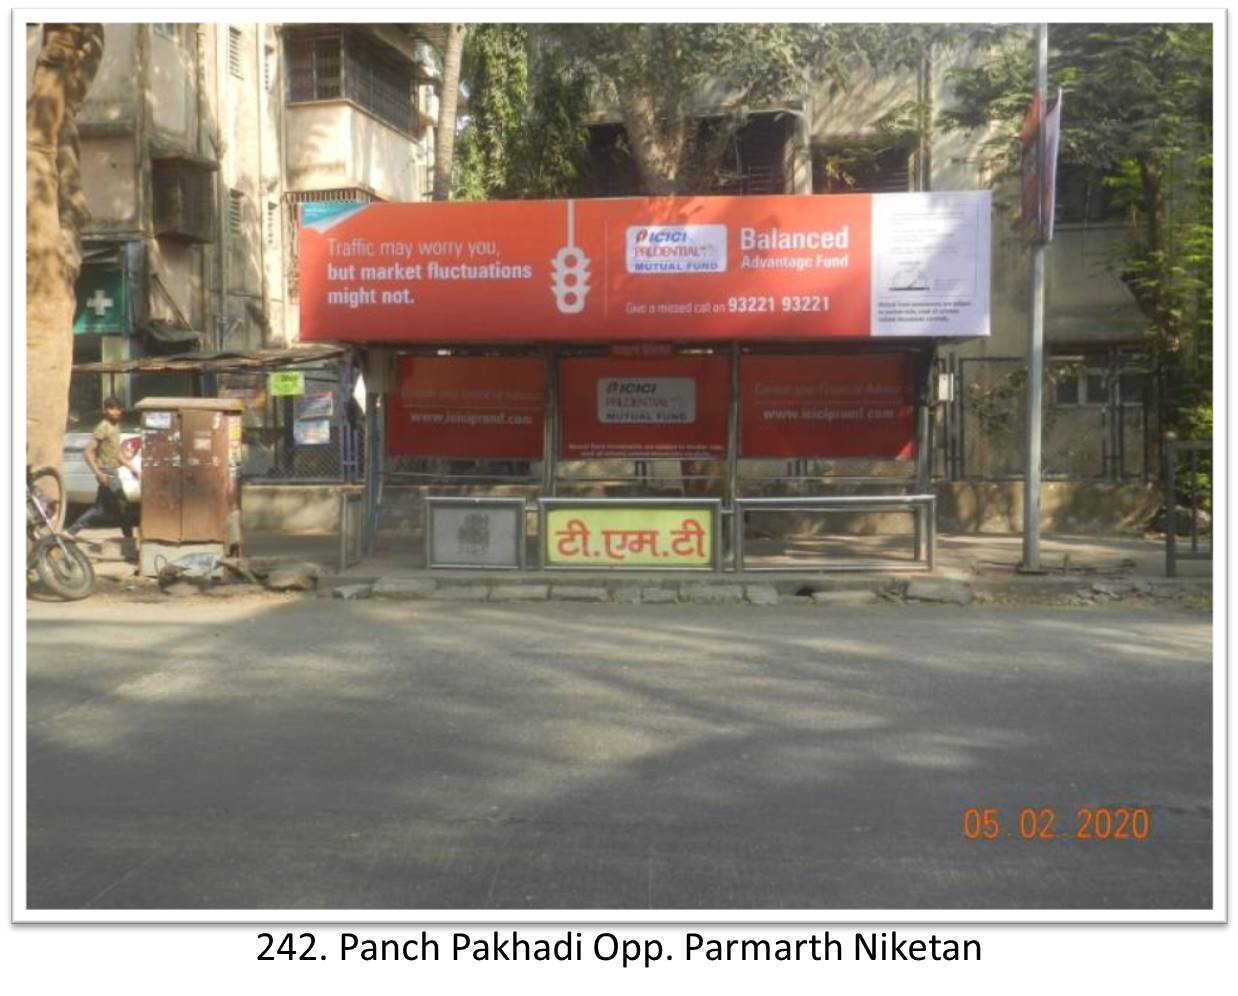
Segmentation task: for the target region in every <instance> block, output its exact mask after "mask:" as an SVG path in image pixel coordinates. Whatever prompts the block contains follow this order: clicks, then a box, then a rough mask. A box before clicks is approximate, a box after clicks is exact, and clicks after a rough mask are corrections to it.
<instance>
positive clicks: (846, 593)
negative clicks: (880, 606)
mask: <svg viewBox="0 0 1238 996" xmlns="http://www.w3.org/2000/svg"><path fill="white" fill-rule="evenodd" d="M812 600H813V602H815V603H816V604H817V605H872V604H873V603H874V602H877V601H879V600H880V599H879V598H878V596H877V593H876V592H874V591H867V590H865V589H863V588H851V589H844V590H842V591H814V592H813V593H812Z"/></svg>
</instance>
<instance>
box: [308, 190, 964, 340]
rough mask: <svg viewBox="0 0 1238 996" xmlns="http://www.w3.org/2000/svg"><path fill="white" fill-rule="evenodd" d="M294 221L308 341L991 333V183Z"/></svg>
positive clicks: (371, 209)
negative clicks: (950, 188)
mask: <svg viewBox="0 0 1238 996" xmlns="http://www.w3.org/2000/svg"><path fill="white" fill-rule="evenodd" d="M311 207H312V208H313V210H312V212H311V211H310V208H311ZM299 239H300V242H299V252H300V257H299V265H300V288H301V290H300V300H301V338H302V339H305V340H310V341H312V340H323V339H330V340H344V341H353V342H408V341H436V342H446V341H470V340H471V341H498V340H520V341H526V342H529V341H554V340H621V339H622V340H629V341H640V340H649V339H661V340H666V339H679V340H682V339H696V340H700V339H762V338H766V339H769V338H779V339H787V338H812V339H820V338H823V337H851V338H863V337H868V336H870V335H873V336H876V335H911V336H947V335H987V334H988V322H989V317H988V296H989V244H988V240H989V196H988V193H987V191H973V192H965V193H932V194H927V193H926V194H919V193H908V194H842V195H833V196H825V197H823V196H792V195H763V196H752V197H663V198H616V199H598V200H580V201H491V202H478V203H460V202H453V203H426V202H422V203H415V204H370V205H356V204H332V205H311V206H306V211H305V213H304V214H303V217H302V226H301V229H300V235H299Z"/></svg>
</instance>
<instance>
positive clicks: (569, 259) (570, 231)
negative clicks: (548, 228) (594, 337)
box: [550, 201, 589, 315]
mask: <svg viewBox="0 0 1238 996" xmlns="http://www.w3.org/2000/svg"><path fill="white" fill-rule="evenodd" d="M575 212H576V203H575V201H568V202H567V245H565V246H564V247H563V248H562V249H560V250H559V251H558V252H557V253H555V255H554V258H553V259H551V261H550V289H551V290H552V291H553V292H554V296H555V304H556V306H557V307H558V309H559V311H560V312H562V313H563V314H565V315H577V314H580V312H582V311H584V310H585V297H586V295H587V294H588V293H589V257H588V256H586V255H585V252H584V250H583V249H581V248H580V247H579V246H578V245H576V244H575V242H576V213H575Z"/></svg>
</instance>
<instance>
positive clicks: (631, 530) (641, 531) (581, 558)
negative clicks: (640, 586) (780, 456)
mask: <svg viewBox="0 0 1238 996" xmlns="http://www.w3.org/2000/svg"><path fill="white" fill-rule="evenodd" d="M562 502H563V503H562V504H560V503H559V502H558V501H557V500H550V499H544V500H543V505H544V506H545V509H546V511H545V519H544V529H545V532H544V533H543V540H542V542H543V550H542V556H543V558H544V563H545V564H546V566H553V567H593V568H616V567H618V568H624V567H641V568H650V567H663V568H665V567H680V568H682V567H688V568H697V569H711V568H713V567H714V565H715V558H716V554H717V542H718V509H717V503H716V502H711V501H696V502H691V501H688V502H683V503H675V502H666V503H643V502H642V503H626V502H623V501H622V500H616V501H610V502H607V501H605V500H602V501H596V502H588V501H572V500H570V499H563V500H562Z"/></svg>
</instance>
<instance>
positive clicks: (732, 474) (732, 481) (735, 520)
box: [718, 340, 744, 571]
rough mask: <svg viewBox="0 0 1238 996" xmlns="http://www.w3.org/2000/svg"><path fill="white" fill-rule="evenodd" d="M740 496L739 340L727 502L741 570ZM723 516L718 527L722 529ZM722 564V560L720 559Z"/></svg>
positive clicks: (733, 372) (733, 346) (733, 384)
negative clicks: (736, 500) (737, 502)
mask: <svg viewBox="0 0 1238 996" xmlns="http://www.w3.org/2000/svg"><path fill="white" fill-rule="evenodd" d="M738 497H739V341H738V340H736V341H735V342H732V343H731V405H730V410H729V412H728V417H727V440H726V503H727V505H728V506H729V507H730V510H731V527H732V528H731V536H732V542H731V557H732V567H733V569H734V570H737V571H738V570H739V569H740V567H741V564H742V559H743V558H742V552H741V544H742V543H743V532H744V523H743V514H742V513H741V512H740V510H739V507H738V506H737V505H736V502H735V499H736V498H738ZM721 519H722V517H721V516H719V521H718V528H719V531H721V528H722V521H721ZM719 564H721V561H719Z"/></svg>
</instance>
